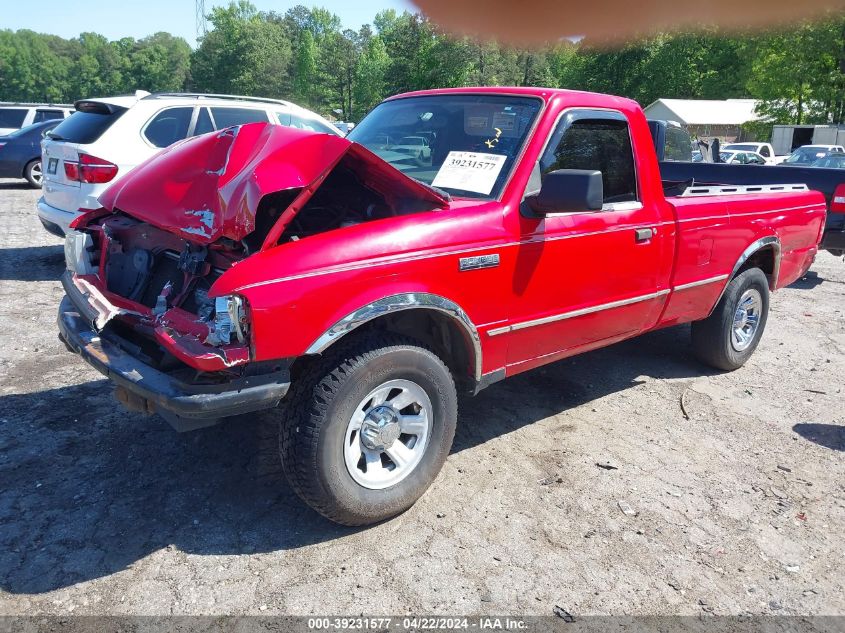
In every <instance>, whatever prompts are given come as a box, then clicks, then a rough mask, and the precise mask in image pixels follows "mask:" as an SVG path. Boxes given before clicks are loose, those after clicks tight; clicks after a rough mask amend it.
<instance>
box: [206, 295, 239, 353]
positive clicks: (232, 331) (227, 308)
mask: <svg viewBox="0 0 845 633" xmlns="http://www.w3.org/2000/svg"><path fill="white" fill-rule="evenodd" d="M209 329H210V330H211V331H210V333H209V335H208V337H207V338H206V340H205V342H206V343H208V344H209V345H229V344H230V343H231V342H232V338H233V337H234V338H235V339H236V340H237V341H238V342H239V343H244V342H245V341H246V337H247V334H248V323H247V318H246V301H245V300H244V299H243V298H242V297H239V296H238V295H224V296H222V297H217V298H215V299H214V319H213V320H212V322H211V323H210V328H209Z"/></svg>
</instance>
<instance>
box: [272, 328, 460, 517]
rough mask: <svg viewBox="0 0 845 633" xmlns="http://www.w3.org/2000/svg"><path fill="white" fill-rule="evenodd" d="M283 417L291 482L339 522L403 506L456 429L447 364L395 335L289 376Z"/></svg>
mask: <svg viewBox="0 0 845 633" xmlns="http://www.w3.org/2000/svg"><path fill="white" fill-rule="evenodd" d="M286 414H287V415H286V417H285V419H283V420H282V423H281V430H280V451H281V455H282V464H283V466H284V469H285V473H286V475H287V478H288V481H289V482H290V485H291V487H292V488H293V489H294V491H295V492H296V493H297V494H298V495H299V496H300V497H301V498H302V500H303V501H305V503H307V504H308V505H309V506H311V507H312V508H314V509H315V510H316V511H317V512H319V513H320V514H322V515H323V516H325V517H327V518H329V519H331V520H332V521H335V522H337V523H342V524H344V525H366V524H370V523H375V522H378V521H381V520H383V519H387V518H389V517H392V516H395V515H397V514H399V513H400V512H403V511H405V510H407V509H408V508H409V507H411V506H412V505H413V504H414V502H415V501H416V500H417V499H418V498H419V497H420V496H421V495H422V494H423V493H424V492H425V491H426V489H428V487H429V485H431V482H432V481H434V478H435V477H436V476H437V473H438V472H440V469H441V468H442V466H443V463H444V462H445V461H446V457H447V456H448V454H449V450H450V449H451V447H452V439H453V438H454V435H455V424H456V421H457V414H458V402H457V394H456V391H455V383H454V381H453V380H452V375H451V374H450V373H449V370H448V369H447V367H446V365H445V364H444V363H443V361H442V360H440V358H438V357H437V356H436V355H435V354H434V353H433V352H431V351H430V350H428V349H426V348H425V347H424V346H423V345H422V344H421V343H419V342H417V341H414V340H413V339H408V338H405V337H400V336H382V337H376V338H368V339H361V340H358V341H357V342H351V343H350V344H347V345H341V346H340V347H339V348H338V350H337V351H335V352H333V353H332V352H330V353H329V354H328V356H327V357H326V358H324V359H323V361H322V362H320V363H317V364H315V366H314V367H313V368H311V369H310V370H308V371H306V372H305V374H304V375H303V376H301V377H300V378H299V380H297V381H295V383H294V388H293V393H292V394H291V400H290V403H289V405H288V407H287V410H286Z"/></svg>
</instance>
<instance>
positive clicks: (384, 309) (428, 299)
mask: <svg viewBox="0 0 845 633" xmlns="http://www.w3.org/2000/svg"><path fill="white" fill-rule="evenodd" d="M419 309H422V310H433V311H435V312H440V313H441V314H445V315H447V316H448V317H450V318H451V319H452V321H454V322H455V323H456V324H457V325H458V326H459V327H460V329H461V330H462V331H463V332H464V333H465V335H466V337H467V341H468V343H469V344H470V347H471V353H472V354H473V355H474V358H473V361H474V363H475V380H476V382H478V381H480V380H481V361H482V352H481V337H480V336H479V334H478V328H476V327H475V324H474V323H473V322H472V320H471V319H470V318H469V316H468V315H467V313H466V312H464V310H463V309H462V308H461V307H460V306H459V305H458V304H457V303H455V302H454V301H452V300H450V299H447V298H445V297H441V296H440V295H436V294H431V293H428V292H403V293H399V294H394V295H390V296H387V297H383V298H381V299H378V300H376V301H373V302H371V303H368V304H367V305H365V306H362V307H360V308H358V309H357V310H354V311H353V312H350V313H349V314H347V315H346V316H345V317H343V318H342V319H340V321H338V322H337V323H335V324H334V325H332V326H331V327H330V328H329V329H328V330H326V331H325V332H323V334H321V335H320V336H319V337H318V338H317V340H316V341H314V342H313V343H312V344H311V345H310V346H309V347H308V349H307V350H305V354H322V353H323V352H324V351H325V350H326V349H328V348H329V346H331V345H332V344H333V343H335V342H336V341H337V340H338V339H340V338H341V337H343V336H345V335H346V334H349V332H351V331H352V330H355V329H357V328H359V327H361V326H362V325H364V324H365V323H367V322H369V321H372V320H373V319H376V318H378V317H381V316H384V315H386V314H394V313H396V312H402V311H404V310H419Z"/></svg>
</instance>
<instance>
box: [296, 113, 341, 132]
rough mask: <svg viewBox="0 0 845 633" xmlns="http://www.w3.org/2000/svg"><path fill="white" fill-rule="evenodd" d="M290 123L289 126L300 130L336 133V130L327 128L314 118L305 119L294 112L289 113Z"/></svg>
mask: <svg viewBox="0 0 845 633" xmlns="http://www.w3.org/2000/svg"><path fill="white" fill-rule="evenodd" d="M290 125H291V127H296V128H299V129H300V130H311V131H312V132H322V133H324V134H334V135H337V130H332V129H331V128H327V127H326V126H325V125H324V124H323V123H322V122H320V121H317V120H315V119H306V118H304V117H301V116H297V115H295V114H291V115H290Z"/></svg>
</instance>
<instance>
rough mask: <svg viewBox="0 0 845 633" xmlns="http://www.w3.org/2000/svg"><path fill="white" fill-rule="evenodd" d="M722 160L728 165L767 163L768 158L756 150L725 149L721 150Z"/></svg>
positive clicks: (720, 158)
mask: <svg viewBox="0 0 845 633" xmlns="http://www.w3.org/2000/svg"><path fill="white" fill-rule="evenodd" d="M719 160H720V162H723V163H725V164H726V165H765V164H766V159H765V158H763V157H762V156H760V154H757V153H755V152H742V151H736V150H733V151H732V150H725V151H722V152H719Z"/></svg>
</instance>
